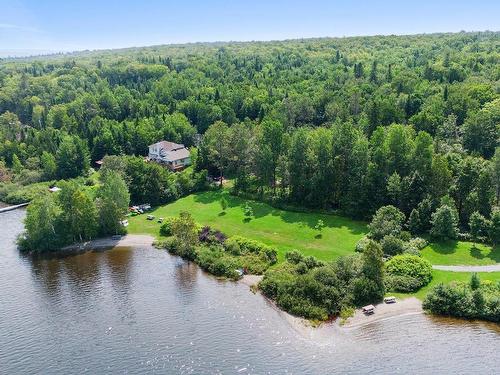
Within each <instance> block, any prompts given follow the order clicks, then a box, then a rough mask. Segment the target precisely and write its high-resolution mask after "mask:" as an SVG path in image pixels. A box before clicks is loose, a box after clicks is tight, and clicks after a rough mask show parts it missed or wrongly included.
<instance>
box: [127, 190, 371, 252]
mask: <svg viewBox="0 0 500 375" xmlns="http://www.w3.org/2000/svg"><path fill="white" fill-rule="evenodd" d="M222 195H224V197H225V198H226V200H227V203H228V207H227V209H226V210H225V212H223V211H222V208H221V206H220V199H221V196H222ZM246 202H248V204H249V205H250V206H251V207H252V210H253V213H254V215H253V217H252V218H251V219H250V220H248V218H246V217H245V215H244V211H243V207H244V206H245V203H246ZM181 211H188V212H190V213H191V214H192V215H193V217H194V219H195V220H196V221H197V222H198V223H200V224H201V225H209V226H210V227H212V228H214V229H218V230H220V231H222V232H224V233H225V234H227V235H229V236H232V235H236V234H237V235H241V236H244V237H247V238H251V239H255V240H258V241H261V242H263V243H265V244H266V245H269V246H273V247H275V248H276V250H277V251H278V259H280V260H282V259H283V258H284V254H285V253H286V252H287V251H289V250H293V249H296V250H300V251H301V252H303V253H304V254H306V255H312V256H315V257H317V258H318V259H321V260H325V261H330V260H333V259H335V258H337V257H339V256H342V255H347V254H352V253H353V252H354V248H355V245H356V242H357V241H358V240H359V239H360V238H361V237H363V236H364V235H365V234H366V233H367V232H368V229H367V227H366V223H364V222H359V221H354V220H351V219H349V218H346V217H342V216H337V215H327V214H318V213H304V212H292V211H284V210H280V209H277V208H273V207H271V206H269V205H268V204H266V203H262V202H256V201H251V200H245V199H242V198H239V197H235V196H232V195H230V194H229V193H228V192H227V191H208V192H202V193H197V194H192V195H189V196H187V197H184V198H181V199H179V200H177V201H175V202H173V203H171V204H167V205H165V206H162V207H158V208H156V209H155V210H153V211H152V212H150V214H152V215H155V217H156V218H159V217H168V216H177V215H179V213H180V212H181ZM319 219H321V220H323V222H324V224H325V227H324V228H323V230H322V231H321V235H318V234H319V232H318V231H317V230H315V229H314V227H315V225H316V223H317V222H318V220H319ZM159 230H160V224H159V223H157V222H156V219H155V220H152V221H149V220H146V215H139V216H135V217H131V218H130V219H129V226H128V232H129V233H132V234H139V233H145V234H151V235H153V236H155V237H158V236H159Z"/></svg>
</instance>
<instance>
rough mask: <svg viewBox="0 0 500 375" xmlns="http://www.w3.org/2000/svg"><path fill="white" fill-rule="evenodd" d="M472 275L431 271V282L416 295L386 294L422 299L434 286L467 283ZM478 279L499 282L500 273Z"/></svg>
mask: <svg viewBox="0 0 500 375" xmlns="http://www.w3.org/2000/svg"><path fill="white" fill-rule="evenodd" d="M471 275H472V273H470V272H450V271H441V270H433V271H432V281H431V282H430V283H429V285H427V286H425V287H423V288H422V289H420V290H419V291H418V292H416V293H408V294H407V293H388V295H389V294H390V295H391V296H396V297H398V298H407V297H412V296H415V297H417V298H419V299H424V297H425V295H426V294H427V292H428V291H429V290H430V289H431V288H432V287H433V286H435V285H437V284H439V283H444V284H446V283H449V282H451V281H469V280H470V277H471ZM479 277H480V278H481V280H482V281H485V280H491V281H500V272H481V273H479Z"/></svg>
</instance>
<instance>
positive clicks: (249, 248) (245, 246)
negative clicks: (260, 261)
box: [226, 236, 278, 264]
mask: <svg viewBox="0 0 500 375" xmlns="http://www.w3.org/2000/svg"><path fill="white" fill-rule="evenodd" d="M228 241H229V248H230V249H231V250H229V251H236V250H237V247H236V245H235V243H236V244H237V245H238V247H239V253H240V254H247V253H254V254H264V255H265V256H266V257H267V259H268V261H269V262H270V263H271V264H275V263H276V262H277V260H278V255H277V252H276V250H274V249H273V248H271V247H270V246H267V245H265V244H263V243H262V242H259V241H255V240H251V239H248V238H245V237H241V236H232V237H230V238H229V240H227V241H226V242H228Z"/></svg>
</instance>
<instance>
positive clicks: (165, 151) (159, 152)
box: [148, 141, 191, 171]
mask: <svg viewBox="0 0 500 375" xmlns="http://www.w3.org/2000/svg"><path fill="white" fill-rule="evenodd" d="M148 157H149V160H153V161H156V162H158V163H161V164H166V165H167V166H168V167H169V168H170V169H171V170H173V171H175V170H179V169H182V168H185V167H187V166H188V165H189V164H191V154H190V153H189V150H188V149H187V148H186V147H185V146H184V145H181V144H177V143H174V142H169V141H161V142H158V143H154V144H152V145H150V146H149V155H148Z"/></svg>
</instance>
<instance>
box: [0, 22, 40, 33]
mask: <svg viewBox="0 0 500 375" xmlns="http://www.w3.org/2000/svg"><path fill="white" fill-rule="evenodd" d="M2 29H3V30H19V31H28V32H31V33H42V32H43V31H42V30H40V29H37V28H35V27H29V26H21V25H14V24H11V23H0V30H2Z"/></svg>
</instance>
